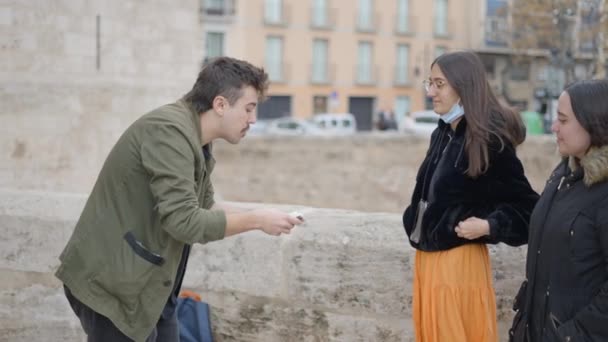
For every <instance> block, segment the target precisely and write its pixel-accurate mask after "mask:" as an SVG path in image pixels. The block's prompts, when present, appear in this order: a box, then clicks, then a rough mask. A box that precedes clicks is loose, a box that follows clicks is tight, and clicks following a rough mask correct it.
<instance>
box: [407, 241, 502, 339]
mask: <svg viewBox="0 0 608 342" xmlns="http://www.w3.org/2000/svg"><path fill="white" fill-rule="evenodd" d="M413 291H414V293H413V309H412V311H413V312H412V314H413V318H414V329H415V333H416V341H417V342H496V341H498V332H497V330H496V296H495V294H494V287H493V285H492V265H491V263H490V255H489V253H488V247H487V246H486V245H484V244H467V245H464V246H460V247H456V248H453V249H450V250H447V251H439V252H423V251H417V252H416V266H415V274H414V289H413Z"/></svg>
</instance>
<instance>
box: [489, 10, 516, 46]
mask: <svg viewBox="0 0 608 342" xmlns="http://www.w3.org/2000/svg"><path fill="white" fill-rule="evenodd" d="M484 38H485V43H486V45H489V46H503V47H504V46H509V41H510V40H511V39H510V33H509V23H508V21H507V18H506V17H496V16H487V17H486V24H485V32H484Z"/></svg>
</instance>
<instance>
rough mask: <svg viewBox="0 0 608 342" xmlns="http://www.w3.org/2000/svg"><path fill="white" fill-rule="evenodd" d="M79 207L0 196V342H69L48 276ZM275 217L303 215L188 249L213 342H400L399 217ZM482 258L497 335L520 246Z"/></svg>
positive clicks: (405, 336)
mask: <svg viewBox="0 0 608 342" xmlns="http://www.w3.org/2000/svg"><path fill="white" fill-rule="evenodd" d="M85 200H86V196H84V195H73V194H45V193H42V192H23V191H0V216H1V219H0V232H1V233H2V234H3V236H6V237H7V238H8V239H7V240H6V241H2V242H0V244H2V245H0V250H1V251H2V252H0V253H1V254H0V255H2V258H3V259H4V260H5V266H3V267H2V268H0V335H1V336H9V338H8V339H7V341H20V340H30V341H47V340H49V339H48V338H43V337H38V336H37V335H36V331H37V329H38V331H45V332H48V333H50V334H57V335H53V338H52V339H51V340H62V341H77V340H79V339H80V338H81V335H79V334H81V332H80V330H79V324H78V321H77V320H76V318H75V317H74V316H73V314H72V312H71V310H70V308H69V306H68V304H67V301H66V300H65V298H63V295H62V293H61V286H60V283H59V282H58V281H57V280H56V279H55V278H54V277H53V272H54V269H55V267H56V266H57V264H58V260H57V256H58V255H59V253H60V252H61V250H62V249H63V247H64V244H65V241H66V240H67V239H68V238H69V236H70V234H71V232H72V229H73V226H74V224H75V222H76V220H77V218H78V215H79V213H80V208H82V206H83V205H84V202H85ZM32 204H35V205H32ZM238 205H240V206H243V207H245V208H255V207H259V206H260V205H259V204H240V203H239V204H238ZM276 207H278V208H279V209H282V210H285V211H291V210H295V209H297V210H299V211H301V212H303V214H304V216H305V218H306V224H305V225H303V226H299V227H297V228H295V230H293V233H292V234H290V235H284V236H281V237H271V236H268V235H265V234H263V233H261V232H255V231H254V232H249V233H245V234H242V235H238V236H234V237H231V238H228V239H225V240H222V241H217V242H213V243H209V244H207V245H204V246H203V245H196V246H195V248H194V249H193V253H192V257H191V259H190V262H189V266H188V267H189V268H188V272H187V275H186V279H185V280H184V287H186V288H191V289H194V290H196V291H197V292H199V293H201V294H202V295H203V297H204V298H205V300H206V301H207V302H209V304H210V305H211V307H212V314H213V326H214V329H215V330H214V331H215V334H216V337H217V340H218V341H261V340H264V341H271V342H272V341H285V340H306V339H309V340H310V339H312V340H315V339H316V340H319V341H371V340H379V341H410V340H412V334H413V332H412V331H411V282H412V272H411V270H412V267H413V260H414V250H413V249H412V248H411V247H410V246H409V245H408V244H407V242H406V238H405V233H404V232H403V228H402V227H401V218H400V215H398V214H391V213H361V212H356V211H347V210H329V209H316V208H306V207H296V206H276ZM490 250H491V255H492V259H493V264H494V265H493V266H494V278H495V287H496V293H497V304H498V319H499V325H500V326H501V329H502V330H503V331H504V330H505V328H506V327H507V326H508V325H509V322H510V320H511V317H512V313H511V303H512V298H513V296H514V293H515V292H516V290H517V288H518V286H519V283H520V282H521V279H522V273H523V270H524V261H525V248H510V247H508V246H504V245H499V246H491V247H490ZM57 327H62V328H60V329H59V328H57ZM47 336H48V335H47ZM55 337H57V338H56V339H55ZM501 337H506V335H504V334H502V335H501Z"/></svg>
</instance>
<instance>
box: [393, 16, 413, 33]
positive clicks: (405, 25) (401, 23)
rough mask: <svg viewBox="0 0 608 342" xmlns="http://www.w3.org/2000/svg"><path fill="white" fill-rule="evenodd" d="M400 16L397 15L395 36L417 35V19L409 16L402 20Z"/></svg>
mask: <svg viewBox="0 0 608 342" xmlns="http://www.w3.org/2000/svg"><path fill="white" fill-rule="evenodd" d="M401 19H403V18H401V17H400V16H399V15H395V34H397V35H404V36H411V35H414V34H415V33H416V24H417V20H416V19H418V18H417V17H414V16H411V15H408V16H407V17H405V20H401Z"/></svg>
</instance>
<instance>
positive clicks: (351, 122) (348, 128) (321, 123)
mask: <svg viewBox="0 0 608 342" xmlns="http://www.w3.org/2000/svg"><path fill="white" fill-rule="evenodd" d="M311 121H312V122H313V123H314V124H315V125H316V126H317V127H319V128H320V129H321V130H323V131H325V132H326V133H330V134H337V135H340V134H353V133H355V132H357V120H356V119H355V116H354V115H352V114H350V113H321V114H315V115H314V116H313V117H312V118H311Z"/></svg>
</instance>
